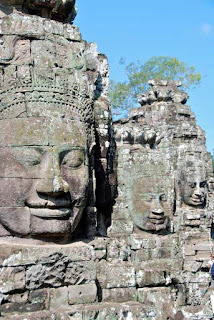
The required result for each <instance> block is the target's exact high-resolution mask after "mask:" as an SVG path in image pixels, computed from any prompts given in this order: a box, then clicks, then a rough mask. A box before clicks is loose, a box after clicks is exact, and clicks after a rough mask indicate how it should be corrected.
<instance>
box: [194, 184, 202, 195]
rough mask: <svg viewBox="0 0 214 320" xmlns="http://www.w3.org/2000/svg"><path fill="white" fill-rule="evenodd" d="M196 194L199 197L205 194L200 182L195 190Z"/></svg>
mask: <svg viewBox="0 0 214 320" xmlns="http://www.w3.org/2000/svg"><path fill="white" fill-rule="evenodd" d="M194 194H195V195H196V196H198V197H201V196H202V195H203V191H202V190H201V188H200V186H199V185H198V184H197V185H196V188H195V190H194Z"/></svg>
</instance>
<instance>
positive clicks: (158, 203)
mask: <svg viewBox="0 0 214 320" xmlns="http://www.w3.org/2000/svg"><path fill="white" fill-rule="evenodd" d="M142 200H143V204H142V210H143V211H142V218H141V222H138V223H136V225H137V226H138V227H139V228H140V229H144V230H147V231H162V230H166V229H167V224H168V218H167V217H166V216H165V209H164V207H165V203H164V202H165V201H166V195H165V194H164V193H162V194H161V193H160V194H152V193H150V194H147V195H146V194H144V196H143V199H142Z"/></svg>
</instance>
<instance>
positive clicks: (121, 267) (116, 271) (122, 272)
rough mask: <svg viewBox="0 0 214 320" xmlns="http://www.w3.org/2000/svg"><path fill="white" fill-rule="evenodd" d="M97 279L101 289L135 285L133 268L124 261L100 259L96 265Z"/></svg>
mask: <svg viewBox="0 0 214 320" xmlns="http://www.w3.org/2000/svg"><path fill="white" fill-rule="evenodd" d="M97 280H98V282H99V284H100V286H101V288H103V289H105V288H106V289H111V288H129V287H135V285H136V280H135V269H134V267H133V265H132V264H130V263H129V262H125V261H120V262H118V263H115V264H114V263H106V262H104V261H101V262H100V263H99V264H98V267H97Z"/></svg>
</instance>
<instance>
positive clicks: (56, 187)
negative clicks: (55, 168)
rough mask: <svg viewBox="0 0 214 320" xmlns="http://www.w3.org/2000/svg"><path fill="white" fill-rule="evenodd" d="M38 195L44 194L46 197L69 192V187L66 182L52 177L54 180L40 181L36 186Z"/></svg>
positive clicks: (58, 177) (57, 177) (60, 178)
mask: <svg viewBox="0 0 214 320" xmlns="http://www.w3.org/2000/svg"><path fill="white" fill-rule="evenodd" d="M36 191H37V192H38V193H45V194H48V195H59V194H62V193H67V192H69V187H68V184H67V182H66V181H64V180H63V179H62V177H60V176H56V177H54V179H41V180H39V181H38V183H37V186H36Z"/></svg>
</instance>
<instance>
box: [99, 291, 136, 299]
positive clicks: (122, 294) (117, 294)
mask: <svg viewBox="0 0 214 320" xmlns="http://www.w3.org/2000/svg"><path fill="white" fill-rule="evenodd" d="M133 300H134V301H135V300H137V291H136V289H135V288H113V289H103V290H102V301H103V302H115V301H117V302H126V301H133Z"/></svg>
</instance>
